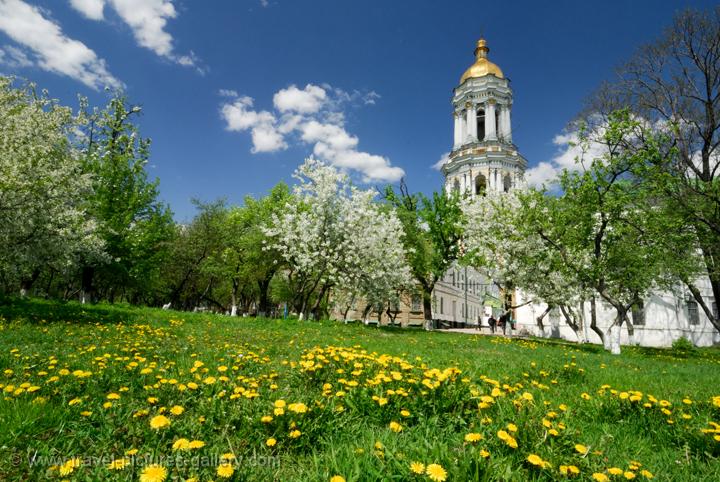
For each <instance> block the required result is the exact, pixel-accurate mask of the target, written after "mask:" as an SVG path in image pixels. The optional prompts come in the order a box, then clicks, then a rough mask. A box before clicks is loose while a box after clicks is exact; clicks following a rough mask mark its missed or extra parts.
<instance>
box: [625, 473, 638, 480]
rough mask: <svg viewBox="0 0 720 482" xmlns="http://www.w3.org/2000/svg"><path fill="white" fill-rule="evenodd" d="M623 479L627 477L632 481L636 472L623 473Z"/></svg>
mask: <svg viewBox="0 0 720 482" xmlns="http://www.w3.org/2000/svg"><path fill="white" fill-rule="evenodd" d="M623 477H625V478H626V479H627V480H632V479H634V478H635V472H630V471H627V472H623Z"/></svg>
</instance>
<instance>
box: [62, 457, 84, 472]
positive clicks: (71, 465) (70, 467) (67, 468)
mask: <svg viewBox="0 0 720 482" xmlns="http://www.w3.org/2000/svg"><path fill="white" fill-rule="evenodd" d="M81 464H82V462H81V461H80V459H78V458H72V459H69V460H68V461H67V462H65V463H64V464H62V465H61V466H60V475H70V474H72V473H73V471H74V470H75V469H77V468H78V467H80V465H81Z"/></svg>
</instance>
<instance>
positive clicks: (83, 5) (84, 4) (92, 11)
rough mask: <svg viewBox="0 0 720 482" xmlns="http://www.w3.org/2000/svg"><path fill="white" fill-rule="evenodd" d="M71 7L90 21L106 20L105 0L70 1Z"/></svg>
mask: <svg viewBox="0 0 720 482" xmlns="http://www.w3.org/2000/svg"><path fill="white" fill-rule="evenodd" d="M70 5H72V7H73V8H74V9H75V10H77V11H78V12H80V13H82V14H83V15H85V16H86V17H87V18H89V19H90V20H102V19H103V18H104V15H103V10H104V9H105V0H70Z"/></svg>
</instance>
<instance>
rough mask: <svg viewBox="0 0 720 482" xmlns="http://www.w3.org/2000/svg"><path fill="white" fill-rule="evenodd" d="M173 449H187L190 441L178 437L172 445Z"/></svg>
mask: <svg viewBox="0 0 720 482" xmlns="http://www.w3.org/2000/svg"><path fill="white" fill-rule="evenodd" d="M172 448H173V450H188V449H189V448H190V441H189V440H188V439H186V438H179V439H177V440H176V441H175V443H173V445H172Z"/></svg>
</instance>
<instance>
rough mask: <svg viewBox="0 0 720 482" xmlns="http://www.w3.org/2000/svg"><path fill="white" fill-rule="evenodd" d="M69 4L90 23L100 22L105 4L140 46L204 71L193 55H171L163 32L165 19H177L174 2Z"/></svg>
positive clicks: (73, 0) (90, 0) (82, 0)
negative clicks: (116, 15) (91, 21)
mask: <svg viewBox="0 0 720 482" xmlns="http://www.w3.org/2000/svg"><path fill="white" fill-rule="evenodd" d="M70 5H71V6H72V7H73V8H74V9H75V10H77V11H78V12H80V13H81V14H83V15H84V16H85V17H87V18H89V19H91V20H103V19H104V15H103V9H104V7H105V5H110V6H111V7H112V9H113V10H115V12H116V13H117V14H118V16H119V17H120V18H121V19H122V21H123V22H125V24H126V25H127V26H129V27H130V29H131V30H132V32H133V36H134V37H135V41H136V42H137V43H138V44H139V45H140V46H141V47H144V48H146V49H149V50H151V51H153V52H155V54H157V55H159V56H160V57H164V58H166V59H169V60H171V61H173V62H176V63H178V64H179V65H182V66H185V67H195V68H196V69H197V70H198V71H199V72H200V73H204V69H202V68H200V67H198V59H197V57H196V56H195V54H194V53H193V52H190V53H189V54H186V55H177V54H175V52H174V46H173V37H172V35H170V34H169V33H168V32H167V31H166V30H165V27H166V26H167V22H168V20H171V19H173V18H176V17H177V10H175V6H174V5H173V0H70Z"/></svg>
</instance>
